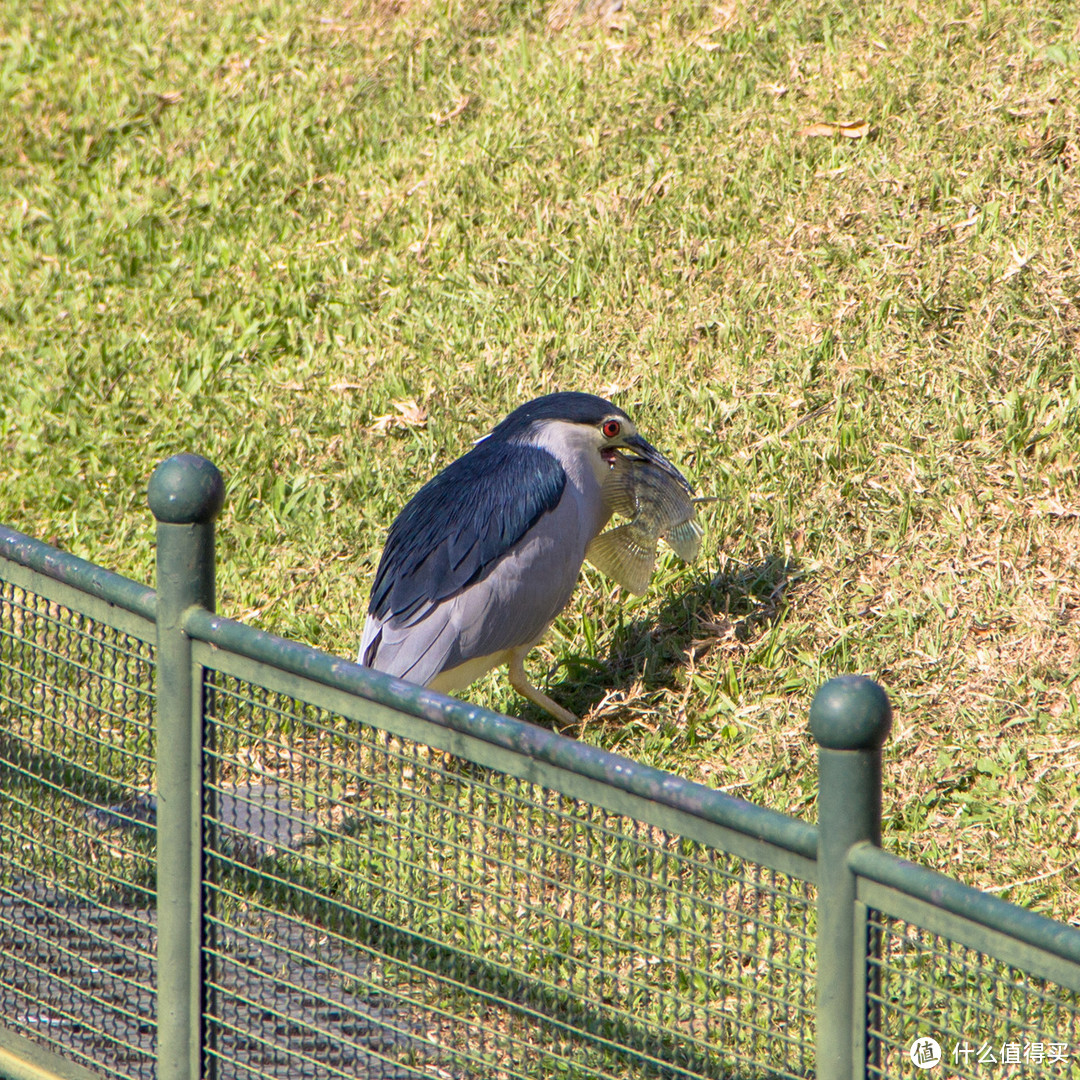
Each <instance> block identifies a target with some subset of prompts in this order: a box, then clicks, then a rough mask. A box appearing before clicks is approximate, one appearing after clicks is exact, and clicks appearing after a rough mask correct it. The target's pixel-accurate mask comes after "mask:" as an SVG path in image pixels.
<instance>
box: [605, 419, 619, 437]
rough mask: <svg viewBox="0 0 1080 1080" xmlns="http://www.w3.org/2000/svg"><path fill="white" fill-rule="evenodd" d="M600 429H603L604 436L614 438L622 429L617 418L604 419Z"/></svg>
mask: <svg viewBox="0 0 1080 1080" xmlns="http://www.w3.org/2000/svg"><path fill="white" fill-rule="evenodd" d="M600 430H601V431H603V433H604V437H605V438H608V439H614V438H615V436H616V435H618V434H619V432H620V431H622V424H620V423H619V421H618V420H605V421H604V426H603V427H602V428H601V429H600Z"/></svg>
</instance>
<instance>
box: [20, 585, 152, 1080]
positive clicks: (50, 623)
mask: <svg viewBox="0 0 1080 1080" xmlns="http://www.w3.org/2000/svg"><path fill="white" fill-rule="evenodd" d="M102 606H104V605H102ZM150 634H152V625H150V624H148V635H147V636H149V635H150ZM153 684H154V655H153V647H152V645H150V644H149V643H148V641H146V640H143V638H142V637H138V636H133V635H132V634H130V633H128V632H125V631H121V630H119V629H117V628H116V627H115V626H113V625H111V624H110V623H109V622H108V621H107V620H105V619H95V618H92V617H90V616H88V615H86V614H82V613H80V612H77V611H74V610H72V609H71V608H69V607H66V606H64V605H63V604H59V603H57V602H55V601H53V600H51V599H49V598H48V597H46V596H44V595H40V594H38V593H36V592H34V591H32V590H29V589H27V588H23V587H20V586H18V585H16V584H13V583H12V582H11V581H8V580H0V782H2V787H3V798H2V805H0V1024H3V1025H4V1026H5V1027H7V1028H8V1029H10V1030H12V1031H15V1032H17V1033H19V1034H21V1035H23V1036H26V1037H29V1038H31V1039H33V1040H34V1041H36V1042H38V1043H40V1044H42V1045H44V1046H46V1047H47V1048H49V1049H51V1050H53V1051H55V1052H57V1053H59V1054H61V1055H62V1056H64V1057H65V1058H68V1059H69V1060H73V1061H76V1062H79V1063H81V1064H83V1065H86V1066H88V1067H90V1068H92V1069H95V1070H100V1071H101V1072H103V1073H106V1074H108V1075H112V1076H122V1077H150V1076H152V1075H153V1072H154V1064H153V1054H154V1012H155V1007H154V1006H155V1003H154V981H155V962H154V949H155V940H154V939H155V934H154V914H153V895H154V888H155V880H154V824H153V811H154V806H153V800H152V798H151V797H150V795H149V791H150V789H151V785H152V780H153V769H154V760H153V759H154V746H153V741H154V740H153V693H154V691H153Z"/></svg>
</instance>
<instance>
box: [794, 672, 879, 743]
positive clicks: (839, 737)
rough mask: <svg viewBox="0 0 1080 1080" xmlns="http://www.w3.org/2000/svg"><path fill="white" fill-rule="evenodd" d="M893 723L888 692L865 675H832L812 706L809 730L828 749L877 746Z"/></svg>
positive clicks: (816, 695)
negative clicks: (833, 676)
mask: <svg viewBox="0 0 1080 1080" xmlns="http://www.w3.org/2000/svg"><path fill="white" fill-rule="evenodd" d="M891 727H892V706H891V705H890V704H889V696H888V694H886V693H885V691H884V690H883V689H882V688H881V686H880V684H878V683H876V682H874V680H873V679H868V678H866V677H865V676H863V675H841V676H840V677H839V678H836V679H830V680H829V681H828V682H827V683H825V684H824V686H822V687H821V688H820V689H819V690H818V692H817V693H816V694H815V695H814V701H813V704H812V705H811V706H810V734H811V735H813V736H814V740H815V741H816V742H817V744H818V746H823V747H826V748H827V749H829V750H877V749H879V748H880V747H881V746H882V745H883V744H884V742H885V739H886V737H887V736H888V734H889V729H890V728H891Z"/></svg>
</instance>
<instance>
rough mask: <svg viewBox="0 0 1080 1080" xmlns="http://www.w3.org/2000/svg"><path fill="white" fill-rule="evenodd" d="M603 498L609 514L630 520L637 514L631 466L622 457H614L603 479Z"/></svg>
mask: <svg viewBox="0 0 1080 1080" xmlns="http://www.w3.org/2000/svg"><path fill="white" fill-rule="evenodd" d="M603 493H604V494H603V498H604V503H605V505H606V506H607V509H608V510H609V512H611V513H613V514H618V515H619V516H620V517H625V518H632V517H633V516H634V515H635V514H636V513H637V499H636V498H635V497H634V474H633V466H632V465H630V463H629V462H628V461H627V460H626V459H625V458H623V457H621V456H619V457H616V458H615V460H614V461H613V462H612V463H611V468H610V469H609V470H608V474H607V476H605V477H604V484H603Z"/></svg>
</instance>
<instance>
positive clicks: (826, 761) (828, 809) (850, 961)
mask: <svg viewBox="0 0 1080 1080" xmlns="http://www.w3.org/2000/svg"><path fill="white" fill-rule="evenodd" d="M891 723H892V710H891V707H890V705H889V699H888V697H887V695H886V694H885V691H884V690H883V689H882V688H881V687H880V686H879V685H878V684H877V683H876V682H874V681H873V680H872V679H866V678H862V677H859V676H851V675H849V676H843V677H841V678H838V679H830V680H829V681H828V682H827V683H825V685H824V686H822V687H821V688H820V689H819V690H818V692H817V694H815V695H814V702H813V704H812V705H811V707H810V731H811V733H812V734H813V736H814V739H815V740H816V741H817V744H818V830H819V834H818V835H819V840H818V845H819V846H818V929H817V965H818V980H817V993H818V1001H817V1038H816V1043H817V1051H816V1058H817V1080H855V1078H858V1080H862V1077H864V1076H865V1071H866V1050H865V1047H866V1021H867V1012H866V1002H865V1001H864V1000H858V1001H857V1000H856V987H857V986H858V987H865V980H864V979H863V977H862V971H861V968H862V967H864V966H865V963H866V947H865V938H866V932H867V927H866V916H865V911H863V912H862V913H861V919H860V914H859V912H858V911H857V907H858V905H857V904H856V900H855V875H854V874H853V873H852V871H851V870H850V869H849V868H848V863H847V856H848V852H849V851H850V850H851V848H852V847H853V846H854V845H855V844H858V843H862V842H864V841H869V842H870V843H872V844H877V845H880V843H881V746H882V744H883V743H884V741H885V737H886V736H887V735H888V733H889V727H890V725H891ZM860 923H861V929H860ZM860 933H861V935H862V940H861V941H860V940H859V937H858V935H859V934H860ZM859 996H860V997H862V996H863V995H862V994H860V995H859Z"/></svg>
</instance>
